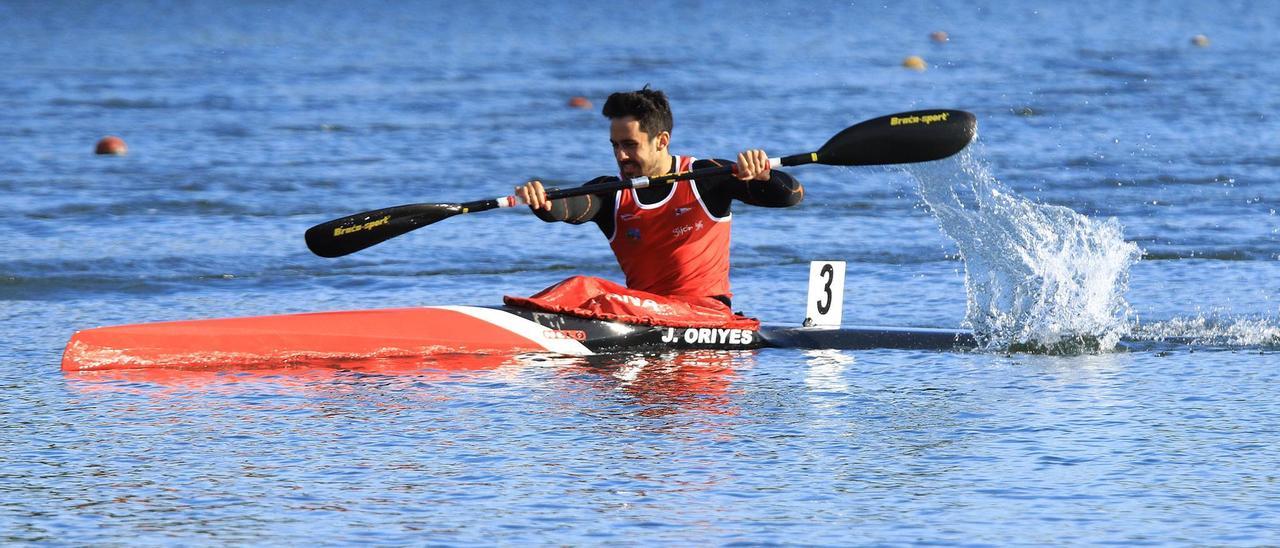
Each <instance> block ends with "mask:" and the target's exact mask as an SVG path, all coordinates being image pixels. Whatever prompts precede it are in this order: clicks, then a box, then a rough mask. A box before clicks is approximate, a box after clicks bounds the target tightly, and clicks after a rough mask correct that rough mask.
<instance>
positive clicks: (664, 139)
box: [655, 131, 671, 151]
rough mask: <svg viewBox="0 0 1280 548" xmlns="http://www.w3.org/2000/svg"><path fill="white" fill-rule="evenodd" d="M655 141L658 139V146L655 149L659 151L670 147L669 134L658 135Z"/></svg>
mask: <svg viewBox="0 0 1280 548" xmlns="http://www.w3.org/2000/svg"><path fill="white" fill-rule="evenodd" d="M657 139H658V145H657V147H655V148H657V149H658V150H659V151H662V150H666V149H667V147H668V146H671V134H670V133H668V132H666V131H664V132H662V133H659V134H658V137H657Z"/></svg>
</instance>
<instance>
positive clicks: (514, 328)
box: [430, 306, 594, 356]
mask: <svg viewBox="0 0 1280 548" xmlns="http://www.w3.org/2000/svg"><path fill="white" fill-rule="evenodd" d="M430 308H439V309H443V310H452V311H454V312H461V313H463V314H466V315H468V316H471V317H472V318H475V319H477V320H482V321H485V322H489V323H491V324H493V325H496V326H498V327H501V328H503V329H506V330H507V331H510V332H512V333H515V334H517V335H519V336H521V337H524V338H526V339H529V340H530V341H533V342H535V343H537V344H540V345H542V347H543V348H545V349H547V350H548V351H550V352H556V353H558V354H566V355H570V356H589V355H591V354H594V352H592V351H591V350H589V349H588V348H587V347H586V346H583V345H582V343H580V342H578V341H575V340H573V339H569V338H553V337H549V336H547V334H548V333H550V332H552V331H553V330H552V329H550V328H548V327H546V326H544V325H542V324H539V323H537V322H534V321H530V320H526V319H524V318H521V317H520V316H517V315H515V314H511V313H508V312H503V311H501V310H498V309H495V308H485V307H482V306H433V307H430Z"/></svg>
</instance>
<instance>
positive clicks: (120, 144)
mask: <svg viewBox="0 0 1280 548" xmlns="http://www.w3.org/2000/svg"><path fill="white" fill-rule="evenodd" d="M93 153H94V154H111V155H114V156H124V155H125V154H128V153H129V145H126V144H124V139H121V138H119V137H116V136H115V135H108V136H106V137H103V138H102V139H101V140H99V141H98V146H97V147H96V148H94V149H93Z"/></svg>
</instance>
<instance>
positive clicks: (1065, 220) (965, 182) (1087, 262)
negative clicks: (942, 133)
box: [907, 147, 1141, 352]
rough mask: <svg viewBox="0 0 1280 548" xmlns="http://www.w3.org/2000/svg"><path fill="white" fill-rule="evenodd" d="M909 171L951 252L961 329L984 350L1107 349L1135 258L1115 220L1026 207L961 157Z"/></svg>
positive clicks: (1123, 323)
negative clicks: (956, 265) (955, 257)
mask: <svg viewBox="0 0 1280 548" xmlns="http://www.w3.org/2000/svg"><path fill="white" fill-rule="evenodd" d="M972 149H973V147H970V148H969V149H966V150H965V151H963V152H961V153H960V154H957V155H956V156H953V157H951V158H948V159H946V160H940V161H937V162H927V163H923V164H913V165H910V166H908V167H907V171H908V172H909V173H910V174H911V175H912V176H914V177H915V178H916V180H917V182H918V190H919V193H920V197H921V198H922V199H923V200H924V203H925V204H926V205H927V206H928V208H929V210H930V211H931V212H932V213H933V214H934V216H936V217H937V219H938V224H939V228H941V229H942V231H943V233H945V234H946V235H947V236H948V237H950V238H951V239H952V240H954V241H955V242H956V245H957V246H959V250H960V256H961V258H962V259H963V260H964V268H965V290H966V293H967V298H968V303H967V304H968V306H967V312H966V314H965V316H966V317H965V324H966V326H967V327H969V328H971V329H973V330H974V332H975V333H976V334H977V335H978V338H979V340H980V341H981V342H982V345H983V347H984V348H987V349H1033V350H1050V351H1066V352H1073V351H1074V352H1078V351H1081V350H1094V349H1096V350H1109V349H1111V348H1113V347H1114V346H1115V345H1116V343H1117V342H1119V340H1120V338H1121V337H1123V336H1124V335H1125V334H1127V333H1128V330H1129V328H1130V325H1131V322H1130V318H1129V316H1130V314H1131V311H1130V308H1129V305H1128V303H1127V302H1126V301H1125V299H1124V293H1125V291H1126V290H1127V289H1128V281H1129V267H1130V266H1132V265H1133V264H1134V263H1135V262H1137V261H1138V260H1139V258H1140V257H1141V250H1140V249H1139V248H1138V246H1137V245H1135V244H1133V243H1131V242H1126V241H1125V240H1124V237H1123V234H1122V230H1121V227H1120V224H1119V223H1118V222H1116V220H1115V219H1107V220H1104V221H1098V220H1094V219H1090V218H1088V217H1085V216H1084V215H1081V214H1079V213H1076V212H1074V211H1072V210H1070V209H1068V208H1065V207H1060V206H1053V205H1045V204H1038V203H1034V202H1032V201H1030V200H1027V199H1025V198H1022V197H1020V196H1018V195H1017V194H1015V193H1014V192H1013V191H1011V190H1010V189H1008V188H1007V187H1005V186H1004V185H1003V184H1001V183H1000V182H999V181H997V180H996V179H995V177H993V176H992V175H991V173H990V170H989V169H988V168H987V167H986V166H985V165H983V164H981V163H980V162H978V161H977V160H976V159H975V158H974V156H973V155H972V153H971V152H970V150H972Z"/></svg>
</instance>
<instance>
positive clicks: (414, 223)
mask: <svg viewBox="0 0 1280 548" xmlns="http://www.w3.org/2000/svg"><path fill="white" fill-rule="evenodd" d="M460 213H464V210H463V207H462V204H409V205H402V206H395V207H388V208H386V209H376V210H373V211H366V212H364V213H357V214H355V215H350V216H347V217H343V218H341V219H334V220H332V221H329V222H327V223H320V224H318V225H316V226H313V227H311V228H309V229H307V235H306V237H307V247H308V248H310V249H311V252H312V253H315V254H316V255H319V256H321V257H341V256H343V255H348V254H351V253H355V252H357V251H360V250H361V249H364V248H367V247H370V246H374V245H377V244H380V243H382V242H384V241H386V240H390V239H391V238H395V237H396V236H399V235H401V234H404V233H406V232H409V231H412V230H417V229H419V228H422V227H424V226H427V225H429V224H431V223H435V222H439V221H443V220H445V219H448V218H449V217H452V216H454V215H458V214H460Z"/></svg>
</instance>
